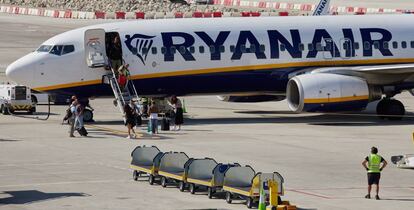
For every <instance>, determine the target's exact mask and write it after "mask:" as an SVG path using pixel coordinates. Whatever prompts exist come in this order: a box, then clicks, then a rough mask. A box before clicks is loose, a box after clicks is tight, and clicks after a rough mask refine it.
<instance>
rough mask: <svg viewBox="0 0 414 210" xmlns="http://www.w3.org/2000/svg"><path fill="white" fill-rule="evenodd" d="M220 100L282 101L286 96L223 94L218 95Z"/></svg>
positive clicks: (239, 101)
mask: <svg viewBox="0 0 414 210" xmlns="http://www.w3.org/2000/svg"><path fill="white" fill-rule="evenodd" d="M217 98H218V99H219V100H220V101H226V102H236V103H252V102H265V101H282V100H284V99H285V98H286V97H285V96H279V95H222V96H217Z"/></svg>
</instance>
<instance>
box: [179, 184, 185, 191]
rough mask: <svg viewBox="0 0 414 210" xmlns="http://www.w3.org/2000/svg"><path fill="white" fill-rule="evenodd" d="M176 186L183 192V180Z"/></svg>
mask: <svg viewBox="0 0 414 210" xmlns="http://www.w3.org/2000/svg"><path fill="white" fill-rule="evenodd" d="M178 188H179V189H180V191H181V192H184V190H185V183H184V182H180V183H179V185H178Z"/></svg>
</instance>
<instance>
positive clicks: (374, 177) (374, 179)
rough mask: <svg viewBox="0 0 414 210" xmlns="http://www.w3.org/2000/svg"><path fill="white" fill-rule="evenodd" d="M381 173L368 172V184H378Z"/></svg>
mask: <svg viewBox="0 0 414 210" xmlns="http://www.w3.org/2000/svg"><path fill="white" fill-rule="evenodd" d="M380 178H381V173H368V185H373V184H376V185H378V184H379V180H380Z"/></svg>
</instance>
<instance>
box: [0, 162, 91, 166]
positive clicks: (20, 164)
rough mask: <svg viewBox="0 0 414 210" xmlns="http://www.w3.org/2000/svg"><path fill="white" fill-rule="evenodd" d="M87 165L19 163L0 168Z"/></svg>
mask: <svg viewBox="0 0 414 210" xmlns="http://www.w3.org/2000/svg"><path fill="white" fill-rule="evenodd" d="M82 164H85V163H19V164H3V165H0V167H21V166H57V165H82Z"/></svg>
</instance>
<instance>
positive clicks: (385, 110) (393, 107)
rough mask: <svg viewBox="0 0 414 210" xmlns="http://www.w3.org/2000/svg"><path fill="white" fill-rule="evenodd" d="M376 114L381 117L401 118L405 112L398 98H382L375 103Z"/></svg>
mask: <svg viewBox="0 0 414 210" xmlns="http://www.w3.org/2000/svg"><path fill="white" fill-rule="evenodd" d="M377 114H378V116H379V117H380V118H381V119H387V118H388V119H389V120H401V119H402V118H403V116H404V114H405V108H404V105H403V104H402V103H401V102H400V101H398V100H395V99H392V98H384V99H382V100H381V101H380V102H379V103H378V105H377Z"/></svg>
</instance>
